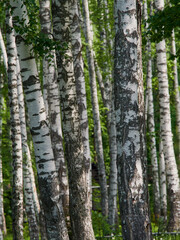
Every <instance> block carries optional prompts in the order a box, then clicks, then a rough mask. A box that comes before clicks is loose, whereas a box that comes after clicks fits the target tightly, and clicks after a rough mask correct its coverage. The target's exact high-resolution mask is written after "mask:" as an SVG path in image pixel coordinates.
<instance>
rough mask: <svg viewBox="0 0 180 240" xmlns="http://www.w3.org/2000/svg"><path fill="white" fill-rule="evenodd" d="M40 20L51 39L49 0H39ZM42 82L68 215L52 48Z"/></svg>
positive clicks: (58, 101)
mask: <svg viewBox="0 0 180 240" xmlns="http://www.w3.org/2000/svg"><path fill="white" fill-rule="evenodd" d="M40 20H41V31H42V32H43V33H44V34H45V37H47V38H49V39H52V24H51V15H50V1H49V0H41V1H40ZM49 55H51V56H53V58H52V59H51V61H50V62H49V61H48V58H49ZM43 84H44V89H43V90H44V92H43V93H44V99H45V103H46V104H45V105H46V112H47V115H48V116H49V121H50V130H51V131H50V132H51V141H52V147H53V152H54V158H55V163H56V168H57V171H58V174H59V181H60V188H61V195H62V202H63V208H64V211H65V215H68V208H69V187H68V179H67V169H66V163H65V158H64V149H63V136H62V126H61V115H60V97H59V87H58V83H57V72H56V57H55V51H54V50H51V51H49V52H48V53H47V54H46V55H45V56H44V57H43Z"/></svg>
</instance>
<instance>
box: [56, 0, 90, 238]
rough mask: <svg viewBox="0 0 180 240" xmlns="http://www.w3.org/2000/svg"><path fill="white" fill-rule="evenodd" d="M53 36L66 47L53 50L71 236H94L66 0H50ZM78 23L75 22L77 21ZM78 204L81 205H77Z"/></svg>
mask: <svg viewBox="0 0 180 240" xmlns="http://www.w3.org/2000/svg"><path fill="white" fill-rule="evenodd" d="M52 15H53V34H54V39H56V40H57V41H60V42H61V44H62V45H67V46H68V47H67V48H66V49H64V50H63V52H62V53H61V52H59V51H57V52H56V55H57V67H58V80H59V83H60V96H61V109H62V122H63V125H62V126H63V135H64V141H65V156H66V159H67V164H68V177H69V197H70V199H69V200H70V206H69V208H70V218H71V228H72V238H73V239H82V240H84V239H94V233H93V229H92V223H91V215H90V208H89V201H88V198H89V196H88V186H87V177H88V172H89V165H86V164H85V162H84V152H83V151H84V149H83V140H82V132H81V117H80V114H79V112H81V110H79V106H78V98H77V90H76V83H75V76H74V66H73V56H72V51H71V39H70V32H69V28H70V25H69V24H70V19H69V4H68V1H64V0H63V1H62V0H53V1H52ZM77 27H78V25H77ZM80 206H81V207H80Z"/></svg>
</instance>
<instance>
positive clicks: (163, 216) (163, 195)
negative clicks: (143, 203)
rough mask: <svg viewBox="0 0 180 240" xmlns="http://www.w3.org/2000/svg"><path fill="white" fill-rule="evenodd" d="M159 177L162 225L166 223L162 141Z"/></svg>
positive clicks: (165, 190) (160, 145)
mask: <svg viewBox="0 0 180 240" xmlns="http://www.w3.org/2000/svg"><path fill="white" fill-rule="evenodd" d="M159 175H160V194H161V218H162V221H163V223H164V224H166V223H167V188H166V186H167V185H166V167H165V161H164V153H163V144H162V140H160V143H159Z"/></svg>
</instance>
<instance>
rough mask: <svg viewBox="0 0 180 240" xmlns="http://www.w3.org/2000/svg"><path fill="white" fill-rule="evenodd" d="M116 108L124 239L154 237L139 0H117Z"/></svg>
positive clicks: (119, 185)
mask: <svg viewBox="0 0 180 240" xmlns="http://www.w3.org/2000/svg"><path fill="white" fill-rule="evenodd" d="M114 9H115V31H116V32H115V63H114V79H115V86H114V90H115V111H116V128H117V147H118V148H117V167H118V190H119V201H120V204H119V205H120V213H121V222H122V233H123V238H124V239H141V240H143V239H144V240H147V239H151V227H150V218H149V210H148V199H147V191H148V190H147V179H146V162H145V146H144V96H143V95H144V93H143V78H142V63H141V44H140V43H141V35H140V20H141V19H140V9H141V6H140V4H139V2H137V1H134V0H131V1H125V0H115V6H114Z"/></svg>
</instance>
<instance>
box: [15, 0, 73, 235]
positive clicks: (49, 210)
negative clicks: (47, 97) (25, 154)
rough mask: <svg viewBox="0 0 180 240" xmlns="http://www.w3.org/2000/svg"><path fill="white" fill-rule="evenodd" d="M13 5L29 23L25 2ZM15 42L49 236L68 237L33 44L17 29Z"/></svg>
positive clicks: (16, 13) (16, 1)
mask: <svg viewBox="0 0 180 240" xmlns="http://www.w3.org/2000/svg"><path fill="white" fill-rule="evenodd" d="M11 6H12V7H13V8H14V11H13V17H17V16H18V17H19V18H20V19H21V20H22V19H23V21H24V24H27V23H28V17H27V11H26V8H25V5H24V4H23V2H22V1H21V0H15V1H11ZM14 23H15V24H18V22H16V18H14ZM16 42H17V49H18V54H19V59H20V66H21V74H22V79H23V88H24V93H25V97H26V103H27V108H28V114H29V119H30V130H31V134H32V138H33V144H34V151H35V158H36V166H37V173H38V182H39V189H40V197H41V200H42V204H43V208H44V212H45V218H46V228H47V235H48V239H51V240H61V239H69V237H68V233H67V228H66V224H65V219H64V213H63V207H62V201H61V197H60V186H59V179H58V174H57V170H56V166H55V161H54V155H53V150H52V144H51V138H50V131H49V126H48V122H47V117H46V111H45V106H44V101H43V97H42V92H41V87H40V82H39V78H38V72H37V68H36V62H35V58H34V56H33V55H32V52H31V46H30V45H29V46H27V45H25V44H24V39H23V36H22V35H19V34H18V33H16ZM30 53H31V54H30Z"/></svg>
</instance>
